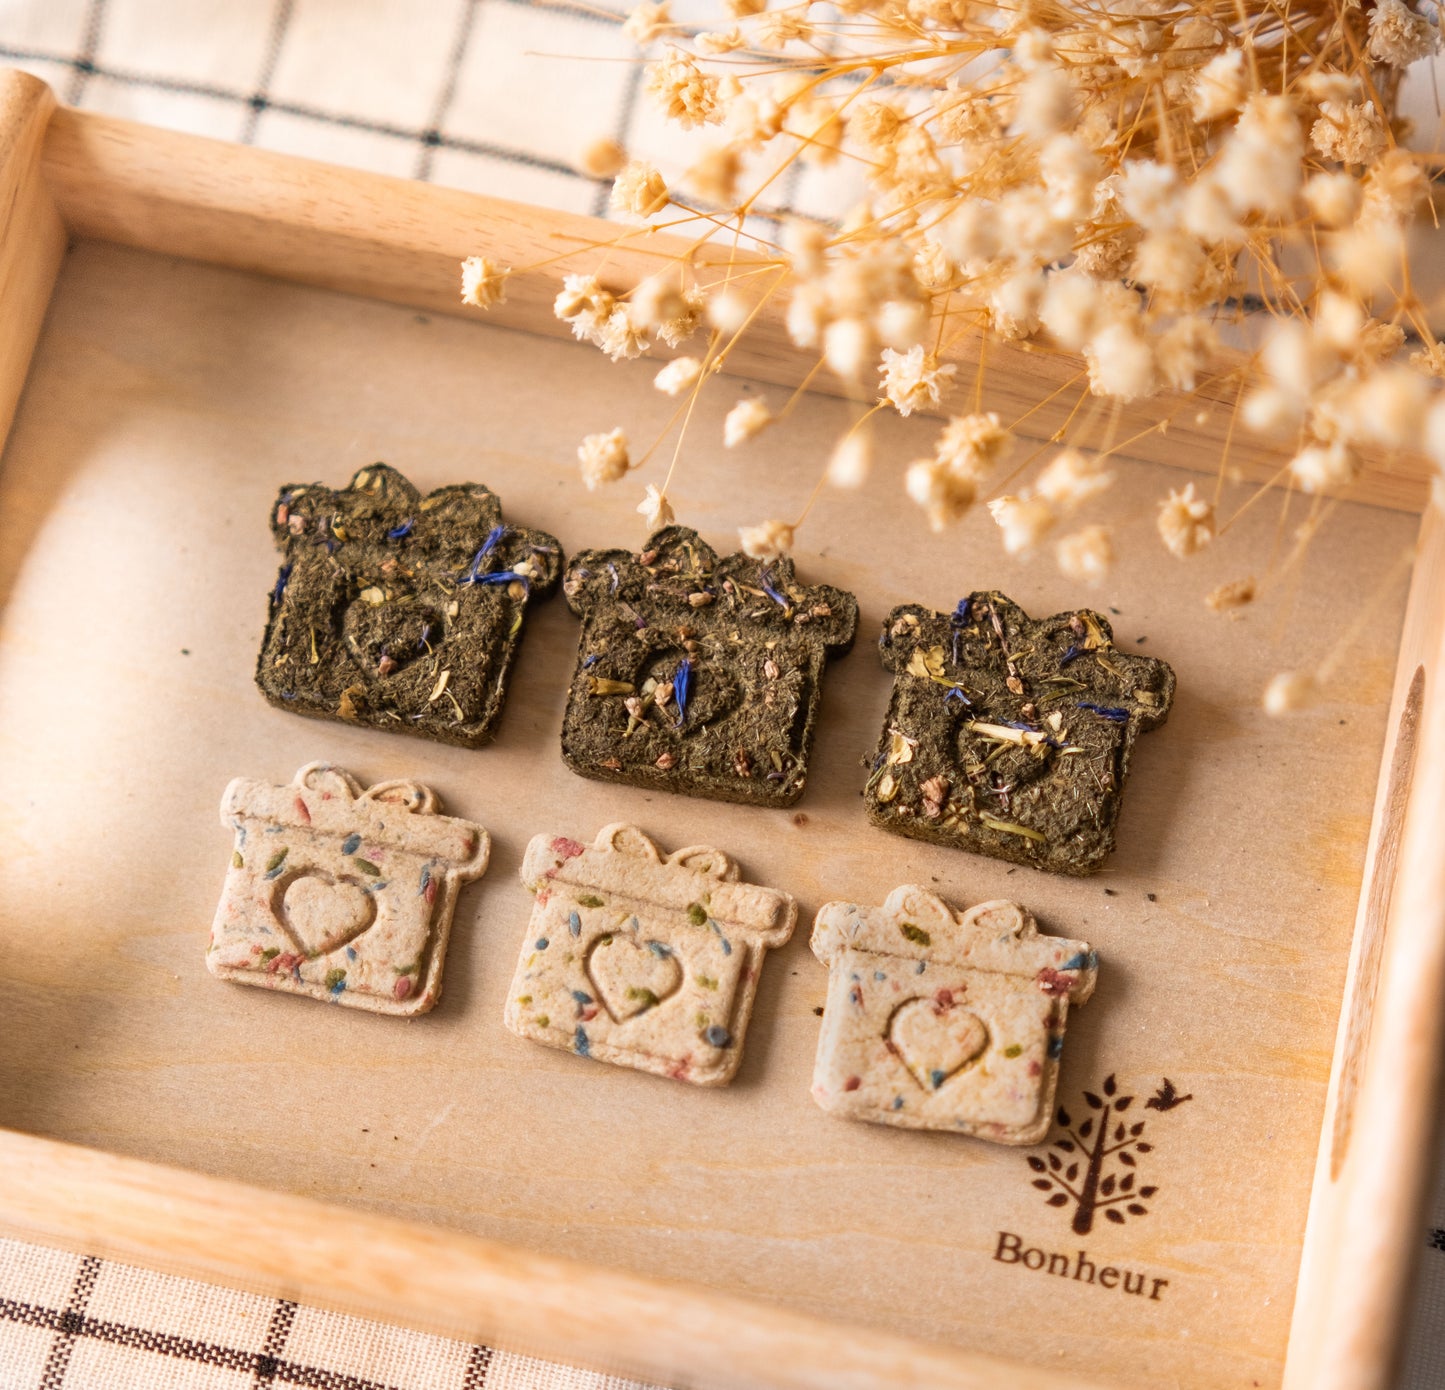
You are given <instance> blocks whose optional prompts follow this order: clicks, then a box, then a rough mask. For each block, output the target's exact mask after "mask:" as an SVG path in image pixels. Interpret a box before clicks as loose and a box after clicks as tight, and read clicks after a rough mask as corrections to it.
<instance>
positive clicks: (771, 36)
mask: <svg viewBox="0 0 1445 1390" xmlns="http://www.w3.org/2000/svg"><path fill="white" fill-rule="evenodd" d="M812 32H813V26H812V25H811V24H809V23H808V21H807V19H806V18H804V17H803V15H802V14H800V13H798V12H797V11H793V10H773V11H771V12H770V13H768V14H765V15H764V16H763V17H762V18H761V19H760V20H759V21H758V23H757V26H756V27H755V28H754V29H753V39H754V41H755V42H756V43H757V45H758V47H759V48H770V49H774V50H777V49H782V48H786V47H787V46H788V44H790V43H792V42H793V41H794V40H795V39H806V38H808V37H809V36H810V35H811V34H812Z"/></svg>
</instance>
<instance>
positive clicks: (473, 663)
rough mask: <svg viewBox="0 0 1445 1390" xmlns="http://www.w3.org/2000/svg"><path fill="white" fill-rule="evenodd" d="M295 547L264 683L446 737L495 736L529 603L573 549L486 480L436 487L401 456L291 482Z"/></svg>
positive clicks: (280, 505) (284, 520) (260, 663)
mask: <svg viewBox="0 0 1445 1390" xmlns="http://www.w3.org/2000/svg"><path fill="white" fill-rule="evenodd" d="M271 531H272V534H273V535H274V537H275V539H276V544H277V546H278V547H279V548H280V550H281V551H282V552H283V554H284V556H285V559H284V562H283V563H282V566H281V570H280V573H279V574H278V575H277V577H276V585H275V588H274V589H273V590H272V593H271V603H270V611H269V614H268V617H267V622H266V634H265V636H264V638H263V639H262V642H261V653H260V656H259V657H258V659H257V662H256V683H257V685H259V686H260V687H261V692H262V694H264V695H265V697H266V698H267V700H269V701H270V702H271V703H272V704H273V705H275V706H276V707H277V708H278V709H284V710H289V711H291V712H292V713H293V714H309V715H312V716H314V717H316V718H319V719H339V720H342V721H343V722H346V723H350V724H365V725H369V726H370V727H372V728H376V729H385V730H388V731H389V732H392V733H401V734H415V735H417V736H418V737H420V738H429V739H434V740H436V741H437V742H439V743H455V744H460V745H461V746H462V747H464V748H476V747H478V746H480V745H481V744H484V743H487V742H489V741H490V740H491V738H492V737H493V735H494V734H495V732H496V726H497V720H498V719H499V718H500V716H501V712H502V702H503V700H504V698H505V696H506V689H507V677H508V673H509V672H510V670H511V666H512V661H513V659H514V658H515V656H516V654H517V650H518V648H519V647H520V645H521V641H522V635H523V630H524V624H525V620H526V615H527V609H528V607H529V606H530V605H531V604H532V603H534V602H536V601H537V600H538V599H542V598H546V597H547V596H548V595H549V594H551V593H552V592H553V591H554V590H555V589H556V587H557V580H558V577H559V575H560V573H561V569H562V550H561V547H560V546H559V545H558V544H557V541H556V539H555V537H553V536H549V535H548V534H547V533H546V532H545V531H534V530H530V529H528V528H527V527H524V526H515V525H513V524H511V523H510V522H504V521H503V519H502V504H501V502H500V501H499V500H498V499H497V496H496V494H495V493H493V492H492V491H491V490H490V489H489V488H485V487H483V486H481V485H480V484H477V483H466V484H461V485H458V486H455V487H444V488H439V489H437V491H435V492H432V493H428V494H427V496H425V497H423V496H422V495H421V494H420V493H419V492H418V491H417V490H416V488H415V487H413V486H412V485H411V483H410V482H408V481H407V480H406V479H405V478H404V477H402V475H401V474H400V473H398V472H397V471H396V470H395V469H394V468H388V467H387V466H386V465H385V464H383V463H377V464H373V465H372V466H371V467H370V468H363V469H362V470H361V471H360V472H359V473H357V475H356V476H355V477H354V478H353V479H352V480H351V483H350V485H349V486H348V487H345V488H342V489H340V490H336V489H333V488H329V487H324V486H322V485H321V484H320V483H313V484H311V485H309V486H301V485H299V484H297V485H292V486H289V487H285V488H282V490H281V492H280V495H279V496H278V497H277V499H276V504H275V507H274V509H273V511H272V513H271Z"/></svg>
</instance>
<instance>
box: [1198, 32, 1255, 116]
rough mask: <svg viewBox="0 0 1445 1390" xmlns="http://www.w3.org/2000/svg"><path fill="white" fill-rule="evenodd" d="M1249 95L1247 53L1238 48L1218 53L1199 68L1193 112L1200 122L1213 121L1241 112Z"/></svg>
mask: <svg viewBox="0 0 1445 1390" xmlns="http://www.w3.org/2000/svg"><path fill="white" fill-rule="evenodd" d="M1248 95H1249V79H1248V77H1247V76H1246V75H1245V71H1244V53H1243V52H1242V51H1241V50H1240V49H1238V48H1228V49H1225V50H1224V52H1223V53H1216V54H1215V55H1214V57H1212V58H1211V59H1210V60H1209V61H1208V62H1207V63H1205V64H1204V66H1203V67H1201V68H1200V69H1199V74H1198V76H1197V77H1196V78H1195V80H1194V87H1193V92H1192V96H1191V104H1190V109H1191V110H1192V112H1193V113H1194V119H1195V120H1196V121H1213V120H1217V119H1218V118H1219V117H1221V116H1229V115H1232V114H1233V113H1234V112H1236V111H1238V110H1239V108H1240V107H1241V106H1243V105H1244V100H1245V98H1246V97H1247V96H1248Z"/></svg>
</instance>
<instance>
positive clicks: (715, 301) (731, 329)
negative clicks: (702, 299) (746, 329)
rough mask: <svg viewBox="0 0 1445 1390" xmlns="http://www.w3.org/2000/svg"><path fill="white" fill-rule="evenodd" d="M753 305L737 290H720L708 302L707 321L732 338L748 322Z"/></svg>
mask: <svg viewBox="0 0 1445 1390" xmlns="http://www.w3.org/2000/svg"><path fill="white" fill-rule="evenodd" d="M750 312H751V305H749V304H748V301H747V300H746V299H744V298H743V296H742V295H741V294H740V293H738V291H737V290H719V291H718V292H717V293H716V294H714V295H713V296H712V297H711V298H710V299H709V300H708V302H707V321H708V322H709V323H710V324H712V326H713V327H714V328H716V329H717V330H718V332H719V333H726V334H727V335H728V336H729V337H731V336H732V335H733V334H734V333H737V332H739V331H740V330H741V329H742V326H743V325H744V324H745V323H746V322H747V321H748V314H749V313H750Z"/></svg>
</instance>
